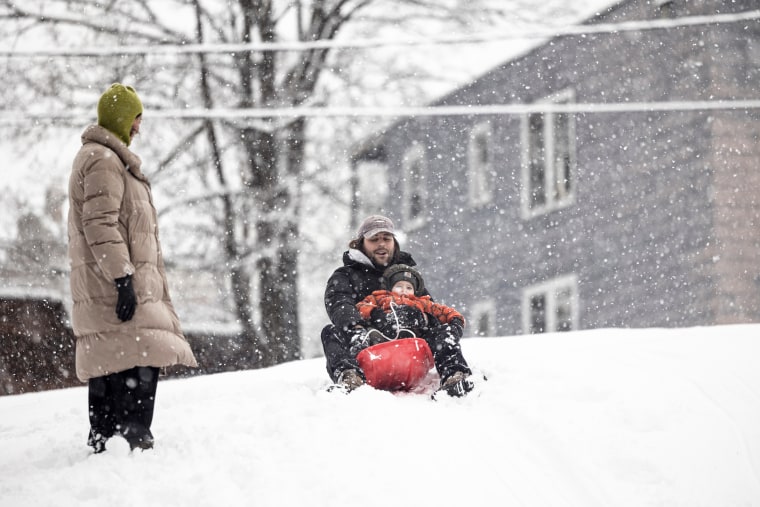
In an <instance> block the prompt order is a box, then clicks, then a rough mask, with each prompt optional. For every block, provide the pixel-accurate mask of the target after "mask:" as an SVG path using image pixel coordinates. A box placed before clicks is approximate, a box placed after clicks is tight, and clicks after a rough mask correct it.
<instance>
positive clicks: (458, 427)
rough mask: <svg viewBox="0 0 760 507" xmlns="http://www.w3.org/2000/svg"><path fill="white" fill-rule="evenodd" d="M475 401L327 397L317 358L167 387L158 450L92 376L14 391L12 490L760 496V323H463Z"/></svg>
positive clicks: (22, 496)
mask: <svg viewBox="0 0 760 507" xmlns="http://www.w3.org/2000/svg"><path fill="white" fill-rule="evenodd" d="M463 347H464V351H465V354H466V356H467V358H468V360H469V361H470V363H471V364H472V365H473V366H474V367H475V368H476V369H477V370H478V372H479V373H481V374H485V375H486V376H487V377H488V381H487V382H482V383H481V384H480V386H479V389H478V390H477V391H476V392H474V393H473V394H472V395H471V396H469V397H468V398H465V399H443V400H440V401H437V402H435V401H432V400H430V399H429V398H427V397H425V396H421V395H406V396H396V395H393V394H390V393H387V392H381V391H374V390H372V389H371V388H369V387H363V388H360V389H359V390H357V391H356V392H354V393H352V394H350V395H348V396H346V395H343V394H340V393H335V392H333V393H328V392H326V391H325V387H326V386H327V384H328V382H327V376H326V374H325V371H324V367H323V361H322V360H321V359H312V360H306V361H302V362H298V363H290V364H285V365H281V366H277V367H274V368H270V369H267V370H259V371H249V372H238V373H229V374H220V375H214V376H207V377H199V378H192V379H185V380H172V381H163V382H161V383H160V384H159V392H158V401H157V407H156V415H155V420H154V425H153V432H154V434H155V435H156V447H155V449H153V450H152V451H147V452H136V453H130V452H129V449H128V446H127V444H126V443H125V442H124V441H122V440H119V439H113V440H112V441H110V442H109V450H108V451H107V452H106V453H105V454H102V455H92V454H90V453H89V450H88V448H87V447H86V446H85V436H86V432H87V427H88V426H87V425H88V423H87V414H86V394H87V392H86V390H85V389H84V388H75V389H68V390H63V391H53V392H44V393H35V394H25V395H18V396H8V397H1V398H0V414H1V415H0V505H2V506H3V507H6V506H8V507H11V506H12V507H16V506H22V505H23V506H51V505H56V506H80V507H83V506H98V507H100V506H104V505H107V506H110V507H117V506H125V507H134V506H137V505H139V506H170V505H183V506H212V505H213V506H248V505H250V506H254V505H255V506H260V507H267V506H298V507H301V506H325V507H336V506H348V505H356V506H362V507H371V506H382V507H387V506H436V507H446V506H452V507H454V506H456V507H461V506H476V505H477V506H479V507H482V506H494V507H504V506H509V507H520V506H540V507H545V506H561V507H573V506H578V507H594V506H599V507H613V506H614V507H619V506H631V507H644V506H668V507H672V506H688V507H698V506H706V507H730V506H737V507H738V506H742V507H748V506H760V367H759V366H758V360H759V359H760V325H736V326H724V327H710V328H693V329H668V330H665V329H648V330H620V329H606V330H594V331H582V332H575V333H569V334H549V335H534V336H520V337H503V338H489V339H467V340H465V341H464V342H463Z"/></svg>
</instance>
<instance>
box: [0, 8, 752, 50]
mask: <svg viewBox="0 0 760 507" xmlns="http://www.w3.org/2000/svg"><path fill="white" fill-rule="evenodd" d="M757 19H760V10H754V11H745V12H739V13H733V14H714V15H707V16H684V17H680V18H672V19H652V20H642V21H624V22H620V23H600V24H590V25H573V26H568V27H564V28H551V29H532V30H524V31H520V30H510V32H509V33H507V34H505V33H491V34H483V35H465V36H449V37H445V36H444V37H434V38H424V39H423V38H413V39H405V40H387V39H358V40H317V41H291V42H251V43H239V44H182V45H177V44H158V45H135V46H111V47H100V48H81V47H68V48H67V47H51V48H37V49H23V48H20V49H8V48H2V49H0V56H5V57H25V58H29V57H36V58H41V57H48V58H49V57H98V56H128V55H159V54H170V55H180V54H212V53H219V54H221V53H224V54H235V53H245V52H263V51H309V50H313V49H356V50H359V49H373V48H378V47H409V46H439V45H457V44H483V43H492V42H504V41H508V40H515V39H548V38H551V37H556V36H563V35H593V34H601V33H619V32H631V31H643V30H664V29H669V28H682V27H689V26H699V25H715V24H723V23H737V22H741V21H752V20H757Z"/></svg>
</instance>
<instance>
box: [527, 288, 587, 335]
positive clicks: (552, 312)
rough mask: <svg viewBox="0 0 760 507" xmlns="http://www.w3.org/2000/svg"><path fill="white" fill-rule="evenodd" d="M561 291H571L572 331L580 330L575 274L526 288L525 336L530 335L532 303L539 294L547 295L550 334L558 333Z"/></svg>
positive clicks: (547, 316) (547, 317) (547, 324)
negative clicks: (558, 295) (558, 300)
mask: <svg viewBox="0 0 760 507" xmlns="http://www.w3.org/2000/svg"><path fill="white" fill-rule="evenodd" d="M559 289H570V301H571V304H572V309H571V323H572V324H571V325H572V329H571V331H576V330H578V321H579V311H578V304H579V301H578V277H577V275H575V274H570V275H565V276H560V277H557V278H552V279H551V280H547V281H545V282H542V283H539V284H536V285H531V286H530V287H525V288H524V289H523V291H522V328H523V334H530V327H531V324H532V323H531V307H530V301H531V299H532V298H533V296H535V295H538V294H545V295H546V327H547V329H549V330H550V331H547V332H550V333H554V332H557V331H556V329H557V307H556V305H557V292H558V290H559Z"/></svg>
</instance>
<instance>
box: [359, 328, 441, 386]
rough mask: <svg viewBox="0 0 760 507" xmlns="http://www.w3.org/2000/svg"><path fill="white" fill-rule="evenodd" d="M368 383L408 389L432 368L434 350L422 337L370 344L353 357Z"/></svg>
mask: <svg viewBox="0 0 760 507" xmlns="http://www.w3.org/2000/svg"><path fill="white" fill-rule="evenodd" d="M356 360H357V361H358V363H359V366H360V367H361V369H362V370H363V371H364V377H365V378H366V379H367V384H369V385H371V386H372V387H374V388H375V389H382V390H384V391H409V390H411V389H414V388H415V387H417V386H419V385H420V383H421V382H422V381H423V380H424V379H425V377H426V376H427V374H428V372H429V371H430V368H432V367H433V364H434V363H433V353H432V352H431V351H430V347H429V346H428V344H427V342H426V341H425V340H423V339H421V338H402V339H399V340H393V341H389V342H385V343H378V344H377V345H372V346H371V347H367V348H366V349H364V350H362V351H361V352H359V354H358V355H357V356H356Z"/></svg>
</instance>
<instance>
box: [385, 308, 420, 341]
mask: <svg viewBox="0 0 760 507" xmlns="http://www.w3.org/2000/svg"><path fill="white" fill-rule="evenodd" d="M394 315H395V317H394ZM388 320H389V321H390V322H391V324H392V325H393V327H394V329H395V330H396V331H398V330H400V329H409V330H412V331H414V330H417V329H425V328H426V327H427V323H426V321H425V315H423V313H422V312H421V311H420V310H419V309H417V308H415V307H413V306H409V305H400V306H394V307H393V311H391V312H390V313H388ZM393 334H394V335H395V334H396V333H395V332H394V333H393Z"/></svg>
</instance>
